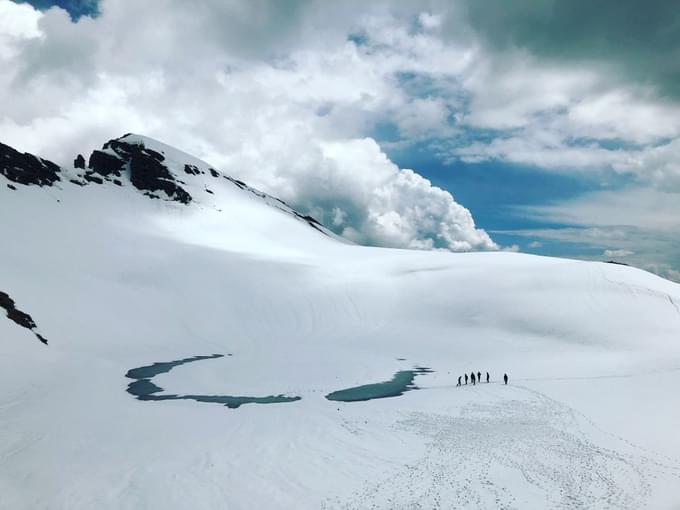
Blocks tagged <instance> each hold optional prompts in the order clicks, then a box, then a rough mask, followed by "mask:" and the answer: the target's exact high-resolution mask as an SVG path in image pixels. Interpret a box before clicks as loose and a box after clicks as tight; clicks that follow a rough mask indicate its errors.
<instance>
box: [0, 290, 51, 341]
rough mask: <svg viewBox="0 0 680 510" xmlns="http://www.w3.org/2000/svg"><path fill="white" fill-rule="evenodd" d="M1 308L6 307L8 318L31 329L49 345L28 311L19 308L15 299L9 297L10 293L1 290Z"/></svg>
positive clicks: (39, 338)
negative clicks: (37, 329)
mask: <svg viewBox="0 0 680 510" xmlns="http://www.w3.org/2000/svg"><path fill="white" fill-rule="evenodd" d="M0 308H4V309H5V311H6V312H7V318H8V319H9V320H11V321H13V322H15V323H17V324H18V325H19V326H21V327H22V328H26V329H30V330H31V332H32V333H33V334H34V335H35V336H36V337H37V338H38V340H40V341H41V342H42V343H44V344H45V345H47V340H46V339H45V338H44V337H43V336H42V335H41V334H40V333H38V332H37V331H35V330H36V328H37V327H38V326H37V325H36V323H35V321H34V320H33V318H32V317H31V316H30V315H28V314H27V313H26V312H22V311H21V310H19V309H17V307H16V304H15V303H14V300H13V299H12V298H11V297H9V294H7V293H5V292H2V291H0Z"/></svg>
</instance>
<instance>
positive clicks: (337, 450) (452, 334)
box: [0, 135, 680, 509]
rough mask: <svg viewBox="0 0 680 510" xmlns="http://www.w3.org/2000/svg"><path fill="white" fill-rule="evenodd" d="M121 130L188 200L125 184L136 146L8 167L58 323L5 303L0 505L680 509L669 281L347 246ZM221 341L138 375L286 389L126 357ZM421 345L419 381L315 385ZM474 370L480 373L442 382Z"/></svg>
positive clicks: (42, 308) (378, 368) (25, 282)
mask: <svg viewBox="0 0 680 510" xmlns="http://www.w3.org/2000/svg"><path fill="white" fill-rule="evenodd" d="M120 140H121V141H123V142H124V143H126V144H129V145H131V146H136V147H141V145H142V144H143V145H144V147H145V148H146V149H151V150H153V151H155V152H157V153H159V154H162V155H163V157H164V159H163V164H164V165H165V166H166V168H168V169H170V171H171V174H172V177H171V178H172V179H175V180H174V181H173V182H175V184H177V185H178V186H181V187H182V189H184V190H185V191H186V192H187V193H188V194H189V195H190V196H191V201H190V202H189V203H181V202H178V201H176V200H172V198H173V196H171V195H170V194H168V193H166V192H165V191H163V190H160V191H150V190H146V191H145V190H141V189H138V188H137V187H136V186H134V185H133V184H132V181H131V178H132V177H131V175H130V172H131V171H132V170H131V168H130V165H131V163H130V162H129V161H128V162H127V163H125V165H123V166H122V167H121V170H120V172H119V173H120V175H114V174H108V175H102V174H101V173H96V172H94V173H91V174H89V175H90V177H95V178H97V179H100V180H101V181H102V183H101V184H99V183H97V182H96V180H88V179H86V178H85V175H86V174H87V172H88V170H87V169H83V168H67V169H62V170H61V179H60V180H59V181H57V182H55V183H54V184H53V185H51V186H50V185H44V186H36V185H22V184H18V183H16V182H14V181H10V180H9V179H7V178H6V177H5V176H3V175H0V214H1V217H2V218H3V221H2V222H0V239H2V243H1V244H0V291H2V292H5V293H7V294H8V295H9V296H10V297H11V298H12V299H13V300H14V301H15V303H16V307H17V308H18V309H20V310H22V311H24V312H25V313H28V314H30V316H31V317H32V319H33V321H34V322H35V324H36V326H37V329H36V331H37V332H39V334H41V335H42V336H43V337H44V338H46V339H47V340H48V342H49V343H48V345H44V344H42V343H41V342H39V341H38V340H37V339H36V335H35V332H36V331H33V330H30V329H26V328H22V327H21V326H20V325H18V324H17V323H15V322H13V321H11V320H8V319H6V318H5V317H4V311H3V310H2V309H0V508H11V509H23V508H26V509H29V508H31V509H32V508H50V509H79V508H82V509H96V508H116V509H138V508H164V509H165V508H196V509H208V508H220V509H222V508H233V509H251V508H268V509H269V508H327V509H331V508H333V509H335V508H338V509H345V508H521V509H526V508H536V509H543V508H634V509H637V508H644V507H647V508H654V509H656V508H680V436H679V435H678V433H677V431H678V429H679V426H680V409H679V407H678V395H677V388H678V387H680V286H679V285H677V284H674V283H671V282H668V281H666V280H663V279H661V278H659V277H656V276H654V275H652V274H649V273H646V272H643V271H639V270H636V269H633V268H629V267H625V266H619V265H611V264H602V263H594V262H581V261H574V260H564V259H555V258H544V257H536V256H530V255H522V254H516V253H469V254H452V253H444V252H419V251H405V250H392V249H379V248H368V247H360V246H355V245H352V244H349V243H346V242H342V241H341V240H339V239H337V238H336V237H335V236H333V235H332V234H330V233H329V232H328V231H326V230H325V229H324V228H323V227H321V226H319V225H316V224H314V223H313V222H312V221H311V220H309V219H305V218H304V217H302V216H301V215H297V214H296V213H295V212H294V211H292V210H291V209H290V208H288V207H287V206H285V204H282V203H280V202H278V201H276V199H273V198H271V197H269V196H265V195H262V194H257V193H255V192H253V191H252V190H250V189H248V188H246V187H244V186H241V185H240V184H239V183H235V182H234V181H231V180H229V179H228V178H225V177H224V176H223V174H221V173H219V172H217V173H218V177H213V175H212V174H211V172H210V171H209V169H210V167H209V165H207V164H205V163H203V162H200V161H197V160H194V159H193V158H191V157H190V156H188V155H185V154H183V153H180V152H179V151H176V150H174V149H172V148H170V147H167V146H164V145H162V144H160V143H159V142H156V141H154V140H152V139H149V138H145V137H139V136H136V135H129V136H127V137H124V138H122V139H120ZM135 150H136V149H135ZM104 152H107V153H108V154H109V155H111V156H112V157H114V158H118V157H120V154H118V153H116V151H115V150H113V149H111V147H109V148H107V149H104ZM151 157H155V156H151ZM123 159H125V158H124V157H123ZM186 164H189V165H194V166H195V167H196V168H197V169H199V170H200V171H204V172H205V173H200V172H199V173H198V174H196V175H195V174H186V173H183V168H184V165H186ZM165 178H166V177H163V178H162V179H165ZM114 179H115V180H118V181H119V182H120V185H118V184H116V183H115V182H114ZM72 180H73V181H77V182H78V183H79V184H76V183H75V182H71V181H72ZM179 180H181V181H184V182H179ZM8 184H9V185H11V186H13V187H14V188H16V189H10V188H9V187H7V185H8ZM82 184H86V185H85V186H82ZM168 189H170V188H168ZM206 189H209V190H210V191H211V192H212V193H210V192H208V191H206ZM144 193H148V194H153V195H156V196H157V197H158V198H155V199H151V198H149V197H148V196H146V195H145V194H144ZM213 353H216V354H224V355H225V356H224V357H221V358H214V359H206V360H202V361H197V362H193V363H187V364H185V365H182V366H178V367H176V368H174V369H172V370H171V371H169V372H166V373H163V374H159V375H157V376H156V377H154V378H153V381H154V383H155V384H157V385H159V386H160V387H163V388H165V389H166V390H167V393H178V394H185V395H186V394H190V395H225V394H226V395H278V394H284V395H290V396H300V397H301V399H300V400H298V401H295V402H288V403H277V404H246V405H242V406H241V407H239V408H238V409H229V408H227V407H224V406H222V405H219V404H214V403H202V402H195V401H191V400H172V401H160V402H154V401H140V400H137V399H135V398H134V397H133V396H132V395H130V394H129V393H127V392H126V388H127V385H128V383H130V382H131V380H130V379H126V378H125V374H126V372H127V371H128V370H130V369H132V368H135V367H141V366H144V365H150V364H151V363H153V362H163V361H171V360H179V359H183V358H188V357H191V356H196V355H210V354H213ZM229 354H230V355H229ZM416 365H418V366H425V367H430V368H431V369H433V370H434V372H433V373H431V374H427V375H419V376H417V378H416V384H417V385H418V386H419V387H420V388H421V389H420V390H418V391H409V392H407V393H405V394H404V395H402V396H400V397H395V398H385V399H379V400H370V401H365V402H351V403H350V402H348V403H343V402H331V401H328V400H326V399H325V398H324V396H325V395H326V394H328V393H330V392H333V391H336V390H339V389H343V388H348V387H353V386H358V385H362V384H367V383H372V382H379V381H385V380H389V379H390V378H391V377H392V376H393V375H394V373H395V372H397V371H398V370H403V369H409V368H413V367H414V366H416ZM473 370H474V371H475V372H476V371H478V370H479V371H481V372H483V373H484V372H486V371H489V372H490V373H491V376H492V383H491V384H480V385H477V386H474V387H473V386H464V387H462V388H457V387H456V386H455V384H456V380H457V377H458V376H459V375H461V374H462V373H463V372H464V371H467V372H468V373H469V372H471V371H473ZM506 371H507V372H508V373H509V375H510V384H509V385H508V386H504V385H502V383H500V379H501V377H502V374H503V372H506Z"/></svg>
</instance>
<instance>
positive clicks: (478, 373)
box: [477, 372, 482, 383]
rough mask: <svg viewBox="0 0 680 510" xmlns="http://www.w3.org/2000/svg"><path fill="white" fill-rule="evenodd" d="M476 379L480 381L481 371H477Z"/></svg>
mask: <svg viewBox="0 0 680 510" xmlns="http://www.w3.org/2000/svg"><path fill="white" fill-rule="evenodd" d="M477 380H478V381H479V382H480V383H481V382H482V373H481V372H477Z"/></svg>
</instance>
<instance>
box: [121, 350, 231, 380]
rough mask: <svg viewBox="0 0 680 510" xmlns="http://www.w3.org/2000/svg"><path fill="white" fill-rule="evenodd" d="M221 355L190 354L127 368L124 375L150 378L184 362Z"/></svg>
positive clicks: (134, 377)
mask: <svg viewBox="0 0 680 510" xmlns="http://www.w3.org/2000/svg"><path fill="white" fill-rule="evenodd" d="M223 357H224V354H210V355H208V356H192V357H191V358H184V359H178V360H176V361H161V362H159V363H153V364H152V365H147V366H144V367H138V368H133V369H131V370H128V371H127V373H126V374H125V377H128V378H130V379H151V378H153V377H156V376H157V375H159V374H165V373H167V372H170V370H172V369H173V368H175V367H178V366H180V365H184V364H185V363H192V362H194V361H201V360H204V359H215V358H223Z"/></svg>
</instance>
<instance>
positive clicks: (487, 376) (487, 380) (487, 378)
mask: <svg viewBox="0 0 680 510" xmlns="http://www.w3.org/2000/svg"><path fill="white" fill-rule="evenodd" d="M486 383H487V384H489V372H487V373H486Z"/></svg>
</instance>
